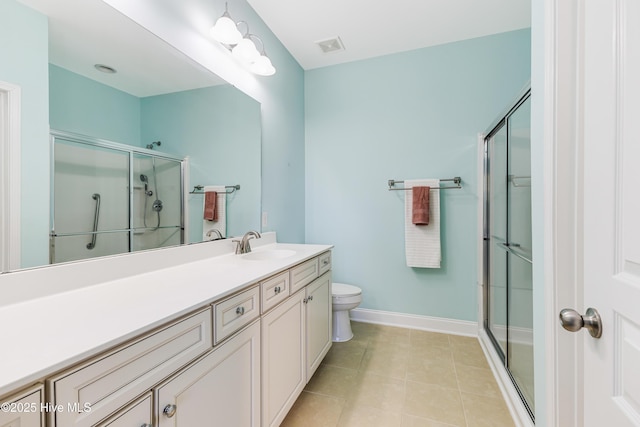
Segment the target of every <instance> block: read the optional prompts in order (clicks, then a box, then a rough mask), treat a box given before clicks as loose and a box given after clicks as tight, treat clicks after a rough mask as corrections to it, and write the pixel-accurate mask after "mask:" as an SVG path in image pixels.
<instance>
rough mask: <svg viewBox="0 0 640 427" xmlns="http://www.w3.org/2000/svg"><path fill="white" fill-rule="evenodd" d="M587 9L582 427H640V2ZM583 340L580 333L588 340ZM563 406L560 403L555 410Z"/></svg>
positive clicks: (609, 2)
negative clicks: (595, 321)
mask: <svg viewBox="0 0 640 427" xmlns="http://www.w3.org/2000/svg"><path fill="white" fill-rule="evenodd" d="M583 5H584V12H585V15H584V22H585V26H584V33H583V34H584V65H583V67H584V68H583V72H584V117H583V119H584V120H583V123H584V126H583V131H584V133H583V140H584V147H583V149H584V152H583V153H584V165H583V166H584V169H583V174H584V188H583V192H582V193H583V201H582V202H583V206H584V209H583V210H582V215H583V226H584V228H583V238H584V254H583V255H584V259H583V262H584V264H583V266H584V267H583V281H584V294H583V307H580V308H579V309H580V310H582V314H584V310H586V309H587V308H588V307H593V308H595V309H597V310H598V311H599V313H600V316H601V319H602V337H601V338H599V339H596V338H592V337H591V336H589V335H585V337H584V340H583V341H584V425H585V426H587V427H601V426H616V427H625V426H632V425H635V426H638V425H640V2H639V1H638V0H589V1H586V2H583ZM585 332H586V331H585ZM585 332H581V333H585ZM560 404H561V402H560Z"/></svg>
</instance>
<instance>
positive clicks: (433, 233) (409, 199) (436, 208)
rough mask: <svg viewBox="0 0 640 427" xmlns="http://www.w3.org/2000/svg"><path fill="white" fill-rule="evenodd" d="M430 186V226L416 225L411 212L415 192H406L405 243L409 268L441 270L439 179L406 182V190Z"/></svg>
mask: <svg viewBox="0 0 640 427" xmlns="http://www.w3.org/2000/svg"><path fill="white" fill-rule="evenodd" d="M414 186H416V187H418V186H429V187H431V189H432V190H431V192H430V194H429V225H414V224H413V222H412V216H411V210H412V207H413V191H412V190H406V191H405V192H404V193H405V196H404V211H405V212H404V243H405V253H406V258H407V266H409V267H420V268H440V261H441V260H442V251H441V249H440V190H435V189H436V188H438V187H440V180H439V179H414V180H409V181H407V180H405V181H404V188H413V187H414Z"/></svg>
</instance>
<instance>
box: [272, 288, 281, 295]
mask: <svg viewBox="0 0 640 427" xmlns="http://www.w3.org/2000/svg"><path fill="white" fill-rule="evenodd" d="M273 290H274V291H275V292H276V295H278V294H279V293H280V292H281V291H282V289H280V286H276V287H275V288H274V289H273Z"/></svg>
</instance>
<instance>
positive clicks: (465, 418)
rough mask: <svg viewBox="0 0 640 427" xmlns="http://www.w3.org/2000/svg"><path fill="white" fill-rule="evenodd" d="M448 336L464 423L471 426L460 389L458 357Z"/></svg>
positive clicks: (467, 426)
mask: <svg viewBox="0 0 640 427" xmlns="http://www.w3.org/2000/svg"><path fill="white" fill-rule="evenodd" d="M447 337H448V338H449V346H450V351H451V359H452V360H453V372H455V375H456V384H458V395H459V396H460V405H462V416H463V417H464V424H465V426H466V427H469V421H468V420H467V411H466V408H465V406H464V400H463V399H462V390H461V389H460V377H459V375H458V365H457V364H456V358H455V355H454V354H453V353H454V350H453V345H452V343H451V336H450V335H447Z"/></svg>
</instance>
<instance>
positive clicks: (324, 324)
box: [306, 271, 333, 381]
mask: <svg viewBox="0 0 640 427" xmlns="http://www.w3.org/2000/svg"><path fill="white" fill-rule="evenodd" d="M306 302H307V304H306V321H307V333H306V346H307V364H306V369H307V371H306V380H307V381H309V380H310V379H311V376H312V375H313V373H314V372H315V371H316V369H318V366H320V363H321V362H322V359H324V356H325V355H326V354H327V352H328V351H329V349H330V348H331V344H332V342H331V328H332V326H331V322H332V320H333V318H332V312H331V271H328V272H326V273H324V274H323V275H322V276H320V277H318V278H317V279H316V280H314V281H313V282H311V283H310V284H309V285H308V286H307V287H306Z"/></svg>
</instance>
